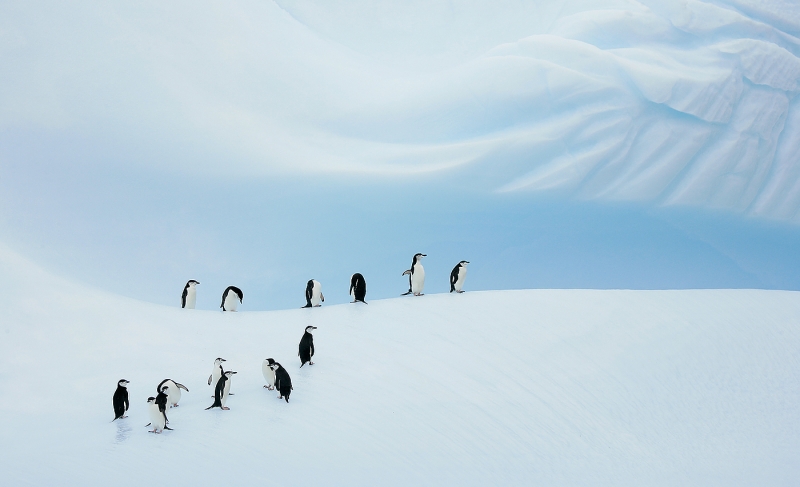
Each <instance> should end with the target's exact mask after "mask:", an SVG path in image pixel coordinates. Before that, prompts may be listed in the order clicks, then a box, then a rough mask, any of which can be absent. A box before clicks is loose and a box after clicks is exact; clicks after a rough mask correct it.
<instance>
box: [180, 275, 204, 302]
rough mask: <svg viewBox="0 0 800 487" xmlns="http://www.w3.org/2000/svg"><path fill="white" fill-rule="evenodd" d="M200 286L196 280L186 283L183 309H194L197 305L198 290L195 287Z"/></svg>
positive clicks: (182, 297)
mask: <svg viewBox="0 0 800 487" xmlns="http://www.w3.org/2000/svg"><path fill="white" fill-rule="evenodd" d="M198 284H200V283H199V282H197V281H195V280H194V279H191V280H190V281H189V282H187V283H186V286H185V287H184V288H183V294H181V308H186V309H194V306H195V304H197V288H195V286H197V285H198Z"/></svg>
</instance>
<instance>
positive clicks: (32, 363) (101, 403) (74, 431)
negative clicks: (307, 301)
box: [0, 251, 800, 486]
mask: <svg viewBox="0 0 800 487" xmlns="http://www.w3.org/2000/svg"><path fill="white" fill-rule="evenodd" d="M468 285H469V283H468ZM0 310H2V311H0V313H2V314H0V316H1V317H2V319H0V324H1V325H0V334H2V337H3V340H2V342H0V366H2V368H1V369H0V370H2V373H0V391H1V392H0V414H1V415H2V419H3V421H2V422H0V424H2V426H0V431H1V432H2V438H3V439H4V440H5V441H3V443H2V447H0V471H2V472H3V477H4V483H5V482H7V483H8V485H75V484H78V483H80V484H81V485H110V484H113V485H144V483H146V482H147V483H159V484H164V485H211V484H212V483H213V484H216V485H254V484H256V483H257V482H258V483H260V484H266V485H377V484H380V485H489V484H492V485H495V484H503V483H505V484H507V485H525V484H527V485H532V484H534V483H535V484H537V485H636V486H643V485H704V486H709V485H725V486H729V485H792V484H793V483H794V482H796V479H797V478H798V475H800V467H799V465H800V461H798V460H800V416H798V414H797V412H798V401H799V400H800V372H799V371H800V363H799V362H800V359H798V354H797V350H798V349H800V327H798V325H797V323H798V318H800V294H798V293H796V292H780V291H750V290H736V291H732V290H705V291H591V290H523V291H503V292H474V293H469V292H467V293H465V294H463V295H449V294H443V295H427V296H424V297H421V298H413V297H407V298H397V299H388V300H379V301H372V302H370V304H369V305H354V304H353V305H337V306H329V307H322V308H318V309H291V310H285V311H271V312H241V313H227V314H223V313H219V312H211V311H189V310H180V309H177V308H168V307H164V306H157V305H152V304H147V303H143V302H139V301H134V300H131V299H127V298H122V297H119V296H114V295H110V294H106V293H103V292H101V291H97V290H93V289H88V288H84V287H81V286H78V285H74V284H70V283H69V282H67V281H65V280H63V279H60V278H57V277H54V276H52V275H49V274H47V273H45V272H43V271H41V270H40V269H38V268H37V267H36V266H34V265H32V264H30V263H29V262H26V261H25V260H24V259H22V258H20V257H19V256H17V255H15V254H12V253H10V252H8V251H3V252H0ZM309 324H314V325H316V326H318V327H319V329H318V330H317V332H316V335H315V341H316V344H317V356H316V357H315V359H316V364H315V365H314V366H313V367H309V366H306V367H304V368H303V369H298V366H299V361H298V359H297V357H296V354H297V348H296V347H297V343H298V341H299V338H300V336H301V334H302V330H303V328H304V327H305V326H307V325H309ZM217 356H222V357H224V358H226V359H228V362H227V365H228V366H229V367H230V368H232V369H233V370H237V371H238V372H239V374H238V375H236V376H234V381H233V386H232V392H234V394H235V395H234V396H232V397H231V398H230V400H229V402H228V405H229V406H230V408H231V410H230V411H220V410H212V411H205V410H204V408H205V407H207V406H209V405H210V404H211V402H212V400H211V397H210V394H211V388H210V387H209V386H207V385H206V380H207V377H208V375H209V374H210V371H211V364H212V361H213V360H214V358H215V357H217ZM266 357H274V358H275V359H277V360H278V361H280V362H282V363H283V364H284V365H285V366H286V368H287V370H288V371H289V373H290V374H291V376H292V379H293V381H294V384H295V390H294V393H293V394H292V396H291V402H290V403H289V404H286V403H285V402H283V401H279V400H278V399H276V397H275V396H276V395H275V393H273V392H267V391H266V390H264V389H263V388H262V384H263V379H262V377H261V371H260V364H261V360H263V359H264V358H266ZM168 377H169V378H173V379H175V380H177V381H179V382H182V383H184V384H185V385H187V386H188V388H189V390H190V392H188V393H184V395H183V399H182V401H181V404H180V406H179V407H178V408H177V409H172V410H170V411H169V417H170V420H171V425H172V426H173V427H174V428H175V430H174V431H171V432H166V433H165V434H162V435H153V434H149V433H147V429H146V428H145V427H144V425H145V423H147V422H148V420H147V412H146V404H145V401H146V398H147V397H148V396H149V395H153V393H154V389H155V385H156V384H157V383H158V382H159V381H160V380H162V379H164V378H168ZM120 378H126V379H128V380H130V381H131V384H130V393H131V400H132V405H131V409H130V411H129V415H130V417H129V418H127V419H125V420H118V421H116V422H114V423H111V419H112V417H113V412H112V408H111V395H112V393H113V391H114V387H115V384H116V381H117V380H118V379H120Z"/></svg>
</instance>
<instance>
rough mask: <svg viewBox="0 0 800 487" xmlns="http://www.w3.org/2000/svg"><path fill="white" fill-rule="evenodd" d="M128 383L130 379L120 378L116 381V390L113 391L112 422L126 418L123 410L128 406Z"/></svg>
mask: <svg viewBox="0 0 800 487" xmlns="http://www.w3.org/2000/svg"><path fill="white" fill-rule="evenodd" d="M128 384H130V381H127V380H125V379H120V380H119V381H118V382H117V390H116V391H114V399H113V403H114V419H112V420H111V421H112V422H114V421H116V420H118V419H125V418H127V416H125V411H127V410H128V406H130V402H128Z"/></svg>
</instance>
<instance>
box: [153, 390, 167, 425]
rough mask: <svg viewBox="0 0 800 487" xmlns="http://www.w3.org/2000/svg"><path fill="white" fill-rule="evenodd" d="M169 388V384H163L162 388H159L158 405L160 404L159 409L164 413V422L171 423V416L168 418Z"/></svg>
mask: <svg viewBox="0 0 800 487" xmlns="http://www.w3.org/2000/svg"><path fill="white" fill-rule="evenodd" d="M168 390H169V387H168V386H161V388H160V389H158V394H156V405H157V406H158V410H159V411H161V414H163V415H164V424H167V423H169V418H167V401H169V399H168V396H167V391H168Z"/></svg>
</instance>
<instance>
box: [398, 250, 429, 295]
mask: <svg viewBox="0 0 800 487" xmlns="http://www.w3.org/2000/svg"><path fill="white" fill-rule="evenodd" d="M423 257H427V255H425V254H414V258H413V259H412V261H411V269H408V270H407V271H405V272H403V275H404V276H405V275H406V274H408V292H407V293H403V294H402V296H406V295H408V294H411V293H414V296H422V290H423V289H424V288H425V268H424V267H422V258H423Z"/></svg>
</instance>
